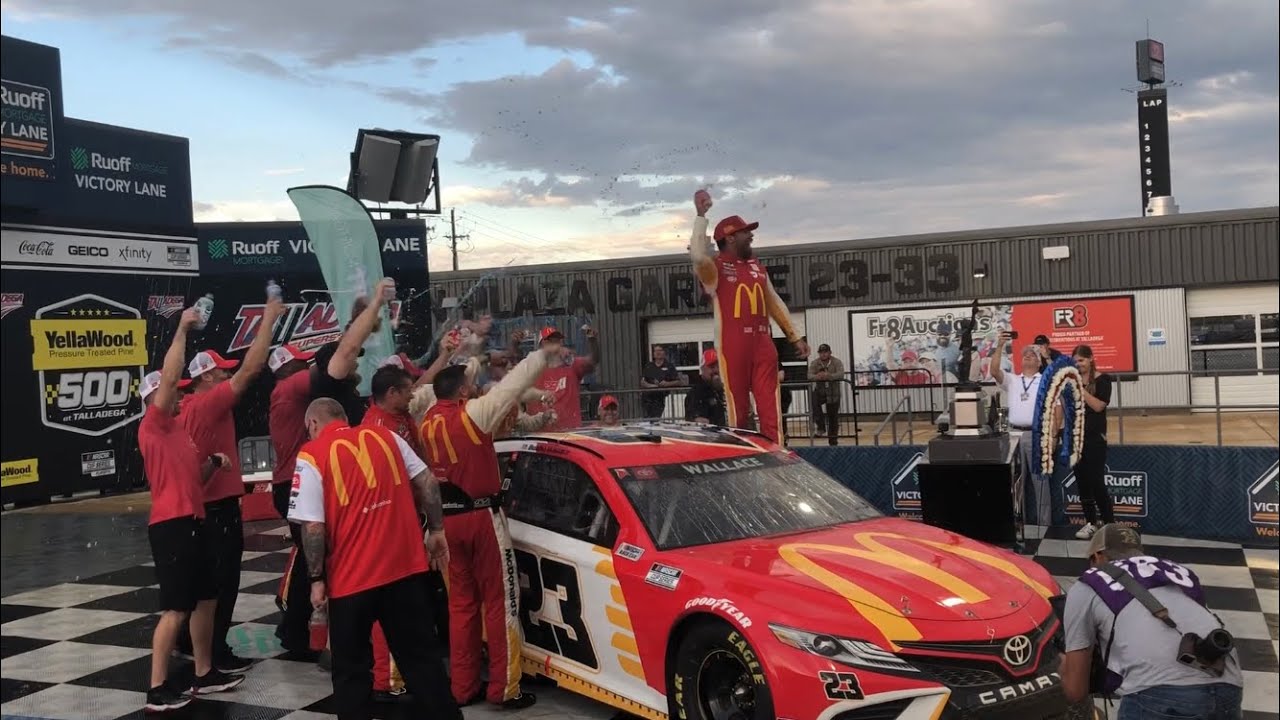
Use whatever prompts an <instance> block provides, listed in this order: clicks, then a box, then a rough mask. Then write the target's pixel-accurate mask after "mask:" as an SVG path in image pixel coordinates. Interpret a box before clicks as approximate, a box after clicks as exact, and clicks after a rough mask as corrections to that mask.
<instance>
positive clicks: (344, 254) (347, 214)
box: [289, 185, 395, 395]
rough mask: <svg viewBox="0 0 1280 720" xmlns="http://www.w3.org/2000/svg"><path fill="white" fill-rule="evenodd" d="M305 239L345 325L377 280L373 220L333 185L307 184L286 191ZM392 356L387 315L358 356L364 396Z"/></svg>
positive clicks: (378, 257) (379, 276) (379, 262)
mask: <svg viewBox="0 0 1280 720" xmlns="http://www.w3.org/2000/svg"><path fill="white" fill-rule="evenodd" d="M289 199H290V200H292V201H293V205H294V207H296V208H297V209H298V217H299V218H301V219H302V226H303V227H304V228H306V231H307V238H308V239H310V240H311V245H312V249H313V250H314V251H315V256H316V259H317V260H318V261H319V263H320V272H321V273H322V274H323V275H324V282H325V284H326V285H328V287H329V296H330V299H331V300H332V302H333V307H334V310H335V311H336V312H337V314H338V319H339V322H341V323H342V324H343V326H344V327H345V326H346V324H347V322H349V321H350V320H351V309H352V306H354V305H355V302H356V300H357V299H358V298H360V297H369V296H371V295H372V294H373V291H374V287H375V286H376V285H377V283H378V281H379V280H381V279H382V277H383V275H382V253H381V252H380V248H379V247H378V234H377V232H376V231H375V230H374V227H373V218H372V217H370V215H369V211H368V210H366V209H365V207H364V206H363V205H361V204H360V202H359V201H357V200H356V199H355V198H353V197H351V196H350V195H348V194H347V193H346V192H344V191H342V190H339V189H338V188H335V187H328V186H323V185H308V186H304V187H296V188H290V189H289ZM394 354H395V338H394V336H393V334H392V331H391V319H390V316H386V317H383V319H382V323H381V326H380V327H379V328H378V331H377V332H375V333H374V334H373V335H371V336H369V340H368V341H367V342H366V343H365V345H364V355H362V356H361V357H360V364H359V372H360V394H361V395H368V394H369V382H370V380H371V379H372V378H373V373H374V371H376V370H377V369H378V367H379V366H381V365H382V362H383V361H384V360H386V359H387V358H388V357H390V356H391V355H394Z"/></svg>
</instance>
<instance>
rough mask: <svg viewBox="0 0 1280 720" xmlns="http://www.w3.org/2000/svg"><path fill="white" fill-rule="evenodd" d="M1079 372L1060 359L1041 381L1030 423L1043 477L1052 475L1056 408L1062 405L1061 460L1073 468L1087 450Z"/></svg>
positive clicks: (1036, 461)
mask: <svg viewBox="0 0 1280 720" xmlns="http://www.w3.org/2000/svg"><path fill="white" fill-rule="evenodd" d="M1082 390H1083V388H1082V387H1081V386H1080V372H1079V371H1078V370H1076V366H1075V362H1074V361H1072V359H1071V358H1069V357H1066V356H1065V355H1064V356H1061V357H1059V358H1058V359H1057V360H1054V361H1053V362H1052V363H1050V364H1049V367H1048V368H1046V369H1045V371H1044V373H1043V375H1042V376H1041V378H1040V391H1039V393H1037V395H1036V412H1035V418H1034V419H1033V420H1032V422H1031V442H1032V443H1033V445H1032V448H1033V455H1032V464H1033V466H1039V468H1040V473H1041V474H1043V475H1052V474H1053V465H1054V462H1053V460H1054V458H1053V441H1054V433H1053V408H1054V406H1055V405H1057V404H1058V402H1059V401H1061V402H1062V420H1063V422H1062V450H1061V451H1060V453H1059V456H1060V457H1061V458H1062V459H1063V460H1065V461H1066V462H1067V463H1068V464H1069V465H1070V466H1072V467H1074V466H1075V464H1076V463H1077V462H1079V461H1080V451H1081V450H1082V449H1083V448H1084V396H1083V395H1082V394H1081V392H1082Z"/></svg>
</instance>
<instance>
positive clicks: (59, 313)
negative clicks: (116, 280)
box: [31, 295, 147, 436]
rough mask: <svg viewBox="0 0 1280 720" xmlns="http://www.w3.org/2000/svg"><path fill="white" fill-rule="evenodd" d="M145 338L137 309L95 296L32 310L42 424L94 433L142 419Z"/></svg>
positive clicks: (34, 353)
mask: <svg viewBox="0 0 1280 720" xmlns="http://www.w3.org/2000/svg"><path fill="white" fill-rule="evenodd" d="M146 340H147V323H146V320H143V319H142V316H141V313H139V312H138V310H137V309H136V308H131V307H129V306H127V305H123V304H121V303H117V302H114V301H112V300H108V299H106V298H104V297H101V296H99V295H79V296H77V297H73V298H69V299H67V300H62V301H60V302H57V303H53V304H52V305H46V306H44V307H42V308H40V309H39V310H37V311H36V313H35V317H34V319H32V320H31V341H32V345H33V351H32V356H31V367H32V369H33V370H35V371H37V372H38V373H39V383H40V386H41V387H42V388H43V389H44V412H43V417H42V420H43V422H44V424H45V425H47V426H49V427H56V428H60V429H62V430H67V431H68V432H73V433H79V434H81V435H90V436H98V435H105V434H107V433H108V432H111V431H112V430H114V429H116V428H118V427H120V426H122V425H125V424H128V423H129V422H131V421H133V420H134V419H135V418H138V417H141V415H142V399H141V398H140V397H138V386H139V384H141V382H142V375H143V373H144V372H145V371H144V368H145V367H146V364H147V346H146Z"/></svg>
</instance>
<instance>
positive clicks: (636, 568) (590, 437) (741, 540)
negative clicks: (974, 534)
mask: <svg viewBox="0 0 1280 720" xmlns="http://www.w3.org/2000/svg"><path fill="white" fill-rule="evenodd" d="M498 453H499V457H500V459H501V462H502V467H503V472H504V474H505V477H506V480H507V483H508V490H507V499H506V507H507V511H508V515H509V518H510V525H511V536H512V538H513V540H514V545H515V549H516V550H515V554H516V567H517V569H518V575H519V578H518V580H519V586H520V621H521V624H522V626H523V629H524V643H525V644H524V666H525V670H526V672H529V673H531V674H537V675H543V676H546V677H548V678H551V679H553V680H555V681H556V682H557V683H559V684H560V685H561V686H562V687H564V688H566V689H568V690H570V691H573V692H577V693H580V694H582V695H586V696H588V697H591V698H595V699H597V700H599V701H601V702H604V703H607V704H609V705H612V706H614V707H617V708H619V709H622V710H626V711H628V712H630V713H633V714H635V715H638V716H641V717H645V718H667V717H670V718H680V719H681V720H775V718H785V719H787V720H815V719H816V720H939V719H947V718H966V719H967V718H1011V719H1012V718H1017V719H1018V720H1026V719H1029V718H1057V717H1075V712H1070V714H1069V711H1068V708H1067V706H1066V702H1065V700H1064V698H1063V695H1062V691H1061V687H1060V684H1061V681H1060V678H1059V676H1058V673H1057V672H1056V671H1057V668H1058V663H1059V659H1060V649H1059V646H1058V644H1057V640H1058V638H1059V637H1060V633H1059V621H1058V619H1057V615H1056V614H1055V612H1054V610H1053V607H1052V604H1051V602H1050V599H1051V598H1054V597H1056V596H1059V595H1060V592H1061V591H1060V589H1059V587H1058V584H1057V583H1056V582H1055V581H1054V579H1053V578H1052V576H1050V575H1049V573H1048V572H1047V571H1045V570H1044V569H1043V568H1041V567H1040V566H1039V565H1037V564H1035V563H1034V562H1032V561H1031V560H1029V559H1026V558H1022V557H1019V556H1017V555H1014V554H1012V553H1009V552H1005V551H1003V550H999V549H997V548H993V547H991V546H989V545H984V544H982V543H979V542H976V541H973V540H969V539H967V538H964V537H962V536H959V535H956V534H954V533H950V532H946V531H943V530H940V529H937V528H933V527H930V526H928V525H923V524H921V523H916V522H912V521H908V520H899V519H895V518H887V517H883V516H882V515H881V514H880V513H879V512H878V511H877V510H876V509H875V508H874V507H872V506H871V505H870V504H869V503H868V502H867V501H865V500H863V499H862V498H861V497H859V496H858V495H857V494H855V493H854V492H852V491H851V490H849V489H847V488H845V487H844V486H842V485H841V484H839V483H838V482H836V481H835V480H833V479H831V478H830V477H828V476H827V475H825V474H823V473H822V472H821V471H819V470H818V469H816V468H815V467H813V466H812V465H810V464H808V463H806V462H804V461H803V460H801V459H800V458H799V457H797V456H796V455H794V454H793V453H790V452H788V451H786V450H784V449H781V448H779V447H777V446H775V445H772V444H771V443H769V442H768V441H767V440H765V439H764V438H763V437H761V436H758V435H755V434H752V433H745V432H740V431H731V430H724V429H720V428H712V427H707V426H700V425H692V424H674V423H657V424H643V425H629V426H623V427H611V428H591V429H584V430H578V431H574V432H572V433H566V434H556V435H540V436H535V437H526V438H519V439H511V440H504V441H501V442H499V443H498Z"/></svg>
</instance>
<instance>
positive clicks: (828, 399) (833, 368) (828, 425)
mask: <svg viewBox="0 0 1280 720" xmlns="http://www.w3.org/2000/svg"><path fill="white" fill-rule="evenodd" d="M843 379H844V363H842V362H840V358H838V357H836V356H834V355H832V354H831V346H830V345H828V344H826V343H823V344H821V345H819V346H818V357H816V358H814V359H813V360H811V361H809V380H811V381H812V382H813V403H812V405H813V407H812V408H811V409H812V410H813V424H814V427H815V430H816V432H815V433H814V437H817V436H818V435H826V436H827V444H828V445H835V444H837V443H838V441H837V439H836V438H837V437H838V436H839V434H840V382H841V381H842V380H843Z"/></svg>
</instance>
